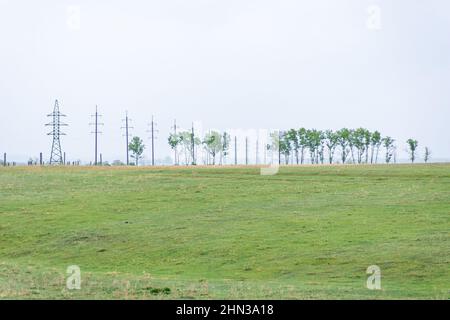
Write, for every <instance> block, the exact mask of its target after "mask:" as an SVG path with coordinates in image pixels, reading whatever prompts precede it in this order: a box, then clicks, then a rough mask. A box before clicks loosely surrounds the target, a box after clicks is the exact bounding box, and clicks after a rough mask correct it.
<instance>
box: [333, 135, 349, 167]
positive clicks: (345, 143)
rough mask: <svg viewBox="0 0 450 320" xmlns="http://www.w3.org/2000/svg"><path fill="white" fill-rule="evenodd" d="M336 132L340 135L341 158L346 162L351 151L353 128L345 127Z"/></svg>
mask: <svg viewBox="0 0 450 320" xmlns="http://www.w3.org/2000/svg"><path fill="white" fill-rule="evenodd" d="M336 134H337V136H338V144H339V146H340V147H341V160H342V163H343V164H344V163H345V162H346V161H347V158H348V154H349V152H350V140H351V130H349V129H347V128H343V129H341V130H339V131H338V132H336Z"/></svg>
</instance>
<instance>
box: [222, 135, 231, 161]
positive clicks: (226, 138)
mask: <svg viewBox="0 0 450 320" xmlns="http://www.w3.org/2000/svg"><path fill="white" fill-rule="evenodd" d="M230 141H231V136H230V135H229V134H228V133H227V132H224V133H223V134H222V150H221V154H220V163H221V164H222V163H223V162H225V160H226V158H227V156H228V153H229V150H230Z"/></svg>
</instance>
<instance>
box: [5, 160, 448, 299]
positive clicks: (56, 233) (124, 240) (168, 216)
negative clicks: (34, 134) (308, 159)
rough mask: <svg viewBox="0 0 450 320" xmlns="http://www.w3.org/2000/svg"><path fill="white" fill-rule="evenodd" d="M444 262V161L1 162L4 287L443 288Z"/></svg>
mask: <svg viewBox="0 0 450 320" xmlns="http://www.w3.org/2000/svg"><path fill="white" fill-rule="evenodd" d="M69 265H78V266H80V268H81V272H82V287H81V290H68V289H66V288H65V281H66V280H65V279H66V276H67V275H66V268H67V267H68V266H69ZM370 265H378V266H379V267H380V268H381V272H382V284H381V285H382V290H368V289H367V288H366V287H365V284H366V279H367V277H368V275H367V274H366V269H367V267H368V266H370ZM449 266H450V165H448V164H442V165H437V164H436V165H395V166H384V165H379V166H323V167H316V166H303V167H282V168H281V170H280V172H279V174H277V175H274V176H261V175H260V174H259V169H258V168H254V167H248V168H243V167H239V168H230V167H222V168H220V167H216V168H88V167H66V168H63V167H53V168H50V167H43V168H40V167H33V168H30V167H14V168H0V298H3V299H16V298H19V299H30V298H32V299H42V298H51V299H55V298H56V299H59V298H66V299H84V298H95V299H103V298H107V299H109V298H119V299H178V298H192V299H211V298H226V299H228V298H234V299H241V298H247V299H254V298H262V299H265V298H270V299H316V298H317V299H334V298H336V299H346V298H350V299H400V298H406V299H408V298H418V299H448V298H449V297H450V291H449V290H450V269H449ZM169 289H170V291H169Z"/></svg>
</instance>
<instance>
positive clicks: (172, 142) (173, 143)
mask: <svg viewBox="0 0 450 320" xmlns="http://www.w3.org/2000/svg"><path fill="white" fill-rule="evenodd" d="M168 142H169V146H170V147H171V148H172V150H175V151H177V148H178V146H179V145H180V144H181V142H182V138H181V135H180V134H178V133H177V134H175V133H171V134H170V135H169V138H168ZM176 158H177V156H176V155H175V159H174V162H175V165H178V163H177V159H176Z"/></svg>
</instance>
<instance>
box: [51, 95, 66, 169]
mask: <svg viewBox="0 0 450 320" xmlns="http://www.w3.org/2000/svg"><path fill="white" fill-rule="evenodd" d="M47 117H52V122H50V123H47V124H46V126H51V127H52V131H51V132H49V133H47V135H49V136H50V135H51V136H53V143H52V152H51V154H50V164H63V153H62V149H61V141H60V136H64V135H66V134H65V133H63V132H61V126H67V124H65V123H62V122H61V119H60V118H61V117H65V115H64V114H62V113H61V112H59V103H58V100H55V107H54V109H53V112H52V113H50V114H48V115H47Z"/></svg>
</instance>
